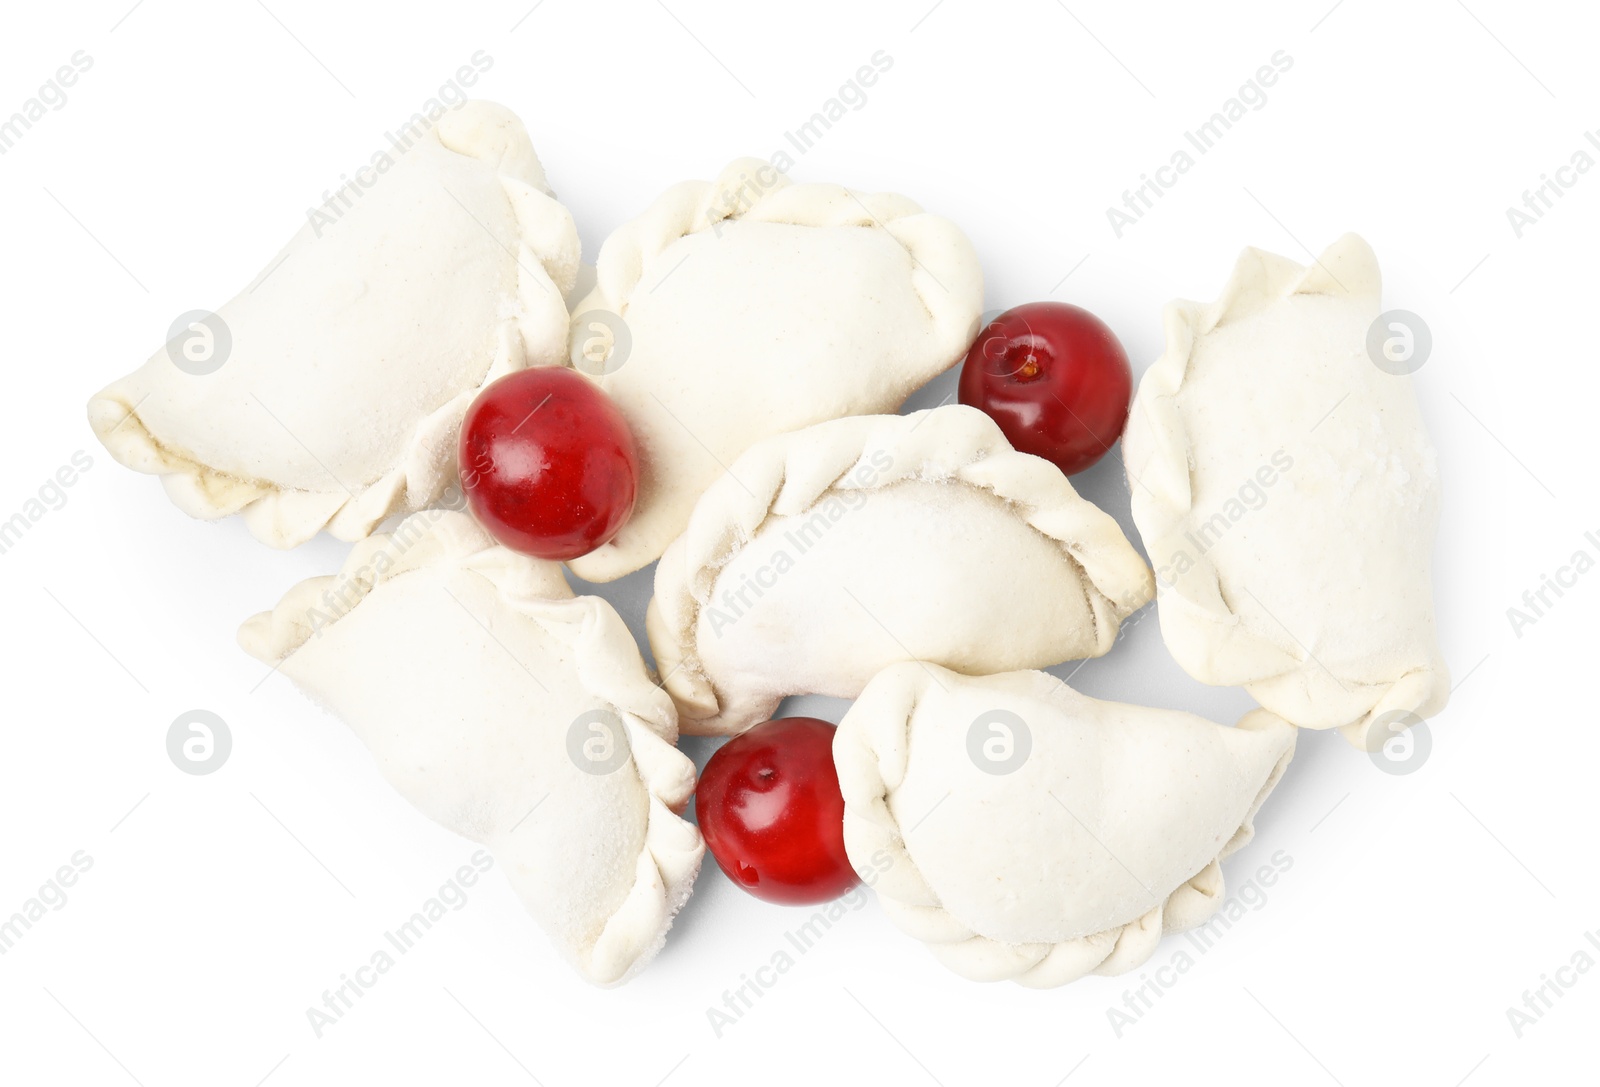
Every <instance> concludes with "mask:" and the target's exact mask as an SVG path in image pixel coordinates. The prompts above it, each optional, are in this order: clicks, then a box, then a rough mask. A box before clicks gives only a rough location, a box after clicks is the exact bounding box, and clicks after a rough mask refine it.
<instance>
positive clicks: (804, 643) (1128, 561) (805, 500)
mask: <svg viewBox="0 0 1600 1087" xmlns="http://www.w3.org/2000/svg"><path fill="white" fill-rule="evenodd" d="M1153 592H1154V586H1153V585H1152V583H1151V579H1150V571H1149V569H1148V568H1147V567H1146V566H1145V564H1144V562H1143V560H1141V559H1140V558H1139V554H1138V552H1136V551H1135V550H1134V549H1133V545H1132V544H1130V543H1129V542H1128V540H1127V538H1126V537H1124V536H1123V534H1122V530H1121V529H1120V528H1118V527H1117V523H1116V521H1114V520H1113V519H1112V518H1111V517H1110V516H1109V515H1108V514H1106V513H1105V512H1103V511H1102V510H1100V509H1099V508H1098V507H1096V506H1095V505H1094V504H1093V503H1091V502H1089V501H1087V500H1086V499H1083V498H1080V497H1079V496H1078V494H1077V492H1075V491H1074V490H1073V489H1072V484H1071V483H1069V482H1068V481H1067V477H1066V476H1064V475H1062V474H1061V471H1060V470H1059V469H1058V468H1056V467H1055V465H1053V464H1051V463H1049V462H1048V461H1045V460H1041V459H1040V458H1038V457H1031V456H1028V455H1027V454H1024V453H1018V452H1017V451H1015V450H1014V449H1012V448H1011V446H1010V445H1009V444H1008V443H1007V442H1006V440H1005V437H1004V435H1002V434H1001V433H1000V428H999V427H998V426H996V425H995V423H994V421H993V420H991V419H990V418H989V417H988V416H987V415H985V414H983V413H982V412H981V411H978V410H977V409H976V408H969V407H964V406H961V405H957V404H952V405H950V406H948V407H941V408H934V409H932V410H929V411H920V412H916V413H915V414H912V415H905V416H900V415H873V416H856V417H853V418H847V419H838V420H835V421H833V422H829V423H820V424H818V425H816V426H813V427H808V428H806V429H804V430H798V431H795V432H794V433H792V434H784V435H779V436H777V437H775V438H769V439H767V440H766V441H764V442H761V443H759V444H757V445H755V446H752V447H751V449H750V450H749V451H748V452H747V453H745V455H744V456H742V457H740V458H739V459H738V460H737V461H735V462H734V464H733V466H732V467H731V468H730V470H729V471H728V473H727V474H726V475H725V476H723V478H721V479H719V480H718V481H717V482H716V483H714V484H713V485H712V486H711V488H710V490H708V491H707V492H706V493H705V496H704V497H703V498H701V500H700V502H699V504H698V505H697V506H696V507H695V510H694V515H693V517H691V518H690V521H689V527H688V529H687V531H685V532H684V534H683V536H682V538H681V539H679V540H677V541H676V542H674V543H673V545H672V546H671V547H670V548H668V549H667V553H666V554H665V555H664V556H662V559H661V563H660V565H659V566H657V568H656V592H655V597H654V598H653V599H652V600H651V602H650V608H649V611H648V613H647V615H646V628H647V630H648V632H649V635H650V645H651V648H652V649H653V650H654V652H655V656H656V665H657V667H658V668H659V669H660V671H661V674H662V677H663V682H664V683H665V684H666V688H667V690H668V691H670V692H671V693H672V697H673V699H674V700H675V701H676V702H677V703H678V711H679V713H680V714H681V715H682V727H683V731H684V732H686V733H691V734H732V733H735V732H741V731H743V730H744V729H746V728H749V727H750V726H751V725H754V724H757V723H759V722H760V721H762V720H765V719H766V718H768V717H770V716H771V714H772V711H773V710H774V709H775V708H776V707H777V705H778V703H779V701H781V700H782V699H783V698H784V697H786V696H788V695H792V694H824V695H834V696H837V697H841V698H853V697H855V695H856V694H858V693H859V692H860V691H861V688H862V687H863V686H864V685H865V684H866V682H867V681H868V680H869V679H871V678H872V676H873V675H875V674H876V673H877V672H878V671H879V670H880V669H881V668H883V667H884V666H885V665H887V664H891V663H894V662H895V661H903V660H927V661H934V662H937V663H939V664H943V665H945V666H946V667H949V668H954V669H957V670H958V671H961V672H966V673H969V674H974V675H982V674H985V673H989V672H1001V671H1007V670H1010V669H1014V668H1041V667H1045V666H1047V665H1051V664H1058V663H1060V662H1061V661H1064V660H1072V659H1075V658H1078V657H1091V656H1099V655H1101V654H1102V653H1105V652H1106V651H1107V650H1109V649H1110V648H1111V645H1112V643H1113V642H1114V641H1115V640H1116V636H1117V630H1118V627H1119V625H1120V624H1121V622H1122V620H1123V619H1124V618H1125V617H1126V616H1127V615H1129V614H1130V613H1131V612H1133V611H1136V610H1137V609H1138V608H1140V607H1142V606H1143V605H1144V604H1145V603H1146V602H1147V601H1149V599H1150V596H1151V594H1152V593H1153Z"/></svg>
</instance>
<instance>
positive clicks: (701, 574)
mask: <svg viewBox="0 0 1600 1087" xmlns="http://www.w3.org/2000/svg"><path fill="white" fill-rule="evenodd" d="M880 451H881V452H883V453H886V454H887V455H888V456H889V457H890V458H891V460H892V462H893V465H894V468H893V469H892V471H890V472H887V473H879V475H878V478H877V479H876V480H875V481H874V483H873V485H872V487H871V488H870V489H871V490H877V489H881V488H883V487H887V486H890V485H892V484H894V483H898V482H903V481H905V480H909V479H918V480H925V481H939V482H947V483H951V484H957V485H962V486H968V487H974V488H977V489H980V490H983V491H986V492H988V493H990V494H992V495H994V496H995V497H997V498H999V499H1001V500H1002V501H1004V502H1006V503H1007V505H1008V506H1010V507H1011V508H1012V509H1013V510H1014V511H1016V512H1017V513H1018V515H1019V516H1020V517H1021V518H1022V519H1023V521H1024V522H1025V523H1026V524H1028V525H1029V526H1030V527H1032V528H1033V529H1035V530H1036V531H1038V532H1040V533H1041V534H1043V535H1044V536H1046V537H1048V538H1050V539H1052V540H1054V541H1056V542H1057V543H1059V544H1060V545H1061V547H1062V550H1063V552H1064V553H1065V557H1066V558H1067V559H1068V560H1069V561H1070V562H1072V563H1073V564H1074V565H1075V566H1076V567H1077V569H1078V572H1079V574H1080V577H1081V579H1082V581H1083V582H1084V587H1085V590H1086V595H1087V597H1088V600H1089V604H1090V607H1091V609H1092V611H1093V614H1094V619H1095V643H1096V646H1095V648H1096V652H1095V654H1094V655H1095V656H1099V655H1102V654H1104V653H1106V652H1107V651H1109V650H1110V648H1111V646H1112V644H1113V642H1115V640H1116V636H1117V631H1118V629H1119V627H1120V625H1121V622H1122V620H1123V619H1125V618H1126V617H1127V616H1128V615H1130V614H1132V613H1133V612H1135V611H1137V610H1138V609H1139V608H1141V607H1143V606H1144V605H1145V604H1146V603H1148V602H1149V601H1150V599H1151V596H1152V595H1153V594H1154V592H1155V584H1154V579H1153V576H1152V575H1151V573H1150V570H1149V568H1148V567H1147V566H1145V564H1144V561H1143V560H1142V559H1141V558H1140V557H1139V555H1138V552H1137V551H1135V550H1134V548H1133V545H1132V544H1131V543H1129V542H1128V540H1127V537H1125V536H1124V535H1123V533H1122V529H1121V528H1120V527H1119V526H1118V525H1117V523H1116V521H1115V520H1114V519H1113V518H1112V517H1111V516H1110V515H1109V514H1107V513H1106V512H1104V511H1103V510H1101V509H1100V508H1099V507H1098V506H1096V505H1094V504H1093V503H1092V502H1090V501H1088V500H1087V499H1084V498H1082V497H1080V496H1079V495H1078V493H1077V492H1076V491H1075V490H1074V489H1073V486H1072V483H1071V481H1069V480H1068V479H1067V477H1066V476H1064V475H1062V474H1061V471H1060V470H1059V469H1058V468H1056V467H1055V465H1053V464H1050V463H1049V462H1048V461H1045V460H1042V459H1040V458H1038V457H1034V456H1030V455H1028V454H1026V453H1019V452H1017V451H1016V450H1014V449H1012V448H1011V446H1010V444H1009V443H1007V442H1006V440H1005V437H1004V435H1003V434H1001V432H1000V428H999V426H998V425H996V424H995V423H994V421H993V420H991V419H990V418H989V417H988V416H987V415H985V414H983V413H982V412H981V411H979V410H978V409H976V408H971V407H967V406H965V405H960V404H951V405H946V406H944V407H938V408H930V409H926V410H924V411H919V412H914V413H912V414H911V415H859V416H850V417H846V418H843V419H836V420H833V421H831V422H826V423H818V424H816V425H814V426H810V427H806V428H804V429H801V430H797V431H792V432H790V433H788V434H782V435H778V436H776V437H773V438H769V439H767V440H765V441H763V442H759V443H757V444H756V445H754V446H751V447H750V449H749V450H747V451H746V452H745V454H744V455H743V456H741V457H740V458H739V459H738V460H737V461H735V462H734V464H733V465H732V467H731V468H730V469H729V471H728V472H727V473H725V474H724V475H723V476H722V477H721V478H720V479H719V480H718V481H717V482H716V483H714V484H712V486H711V487H710V488H709V489H708V490H707V491H706V493H705V494H704V495H702V496H701V498H700V501H699V502H698V503H696V505H695V509H694V513H693V514H692V515H691V517H690V521H689V527H688V529H687V530H686V531H685V532H684V534H683V535H682V536H680V537H679V538H678V539H677V540H675V541H674V542H673V543H672V545H671V546H669V547H668V548H667V551H666V553H665V554H664V555H663V556H662V558H661V562H660V564H659V565H658V566H657V567H656V578H655V595H654V597H653V598H652V599H651V601H650V606H649V609H648V611H647V613H646V616H645V625H646V631H647V633H648V635H649V638H650V646H651V650H652V652H654V654H655V657H656V667H657V668H658V669H659V670H660V671H661V673H662V675H663V676H665V677H666V678H665V679H664V680H663V683H664V685H665V687H666V689H667V691H668V693H669V694H671V695H672V697H673V700H674V701H675V702H676V703H677V704H678V712H679V715H680V723H681V727H682V729H683V731H684V733H685V734H687V735H718V734H721V733H722V732H724V731H726V729H725V727H724V726H723V725H722V724H721V723H720V721H719V717H720V716H721V714H722V713H723V712H724V709H725V708H729V707H728V702H729V699H728V697H727V695H726V693H725V692H722V691H719V690H718V689H717V686H716V684H715V683H714V682H713V681H712V680H711V678H710V677H709V676H708V675H706V672H705V669H704V667H703V665H702V662H701V660H700V657H699V653H698V651H697V647H696V638H697V634H696V632H697V628H698V624H699V618H700V610H701V607H702V606H703V605H704V604H705V603H706V602H707V601H708V600H709V599H711V597H712V595H713V593H714V590H715V587H716V581H717V577H718V575H719V574H720V573H721V571H722V568H723V567H724V566H726V565H727V563H728V562H729V561H730V560H731V559H732V558H733V556H734V555H735V554H736V553H737V552H738V551H739V550H741V549H742V548H743V547H745V546H746V545H748V544H749V543H751V542H752V541H753V540H754V539H755V538H756V535H757V534H758V533H759V532H760V530H761V527H762V525H763V524H764V523H765V522H766V521H767V519H768V518H769V517H772V516H774V515H775V511H776V507H777V506H778V505H780V504H781V505H782V506H783V507H784V510H783V513H784V514H788V513H798V512H803V511H804V510H806V509H809V508H811V507H812V506H813V505H815V504H816V503H817V502H819V501H821V500H822V499H823V498H824V497H825V496H826V495H827V494H828V493H829V492H830V491H831V490H832V489H833V488H834V487H835V485H836V484H839V483H840V482H841V481H842V480H843V479H844V477H846V476H847V475H849V473H850V471H851V469H853V468H854V467H855V466H856V465H857V464H858V463H861V462H863V461H864V460H866V459H868V458H871V457H872V456H873V455H874V454H875V453H877V452H880ZM953 451H954V452H953ZM795 693H804V692H795Z"/></svg>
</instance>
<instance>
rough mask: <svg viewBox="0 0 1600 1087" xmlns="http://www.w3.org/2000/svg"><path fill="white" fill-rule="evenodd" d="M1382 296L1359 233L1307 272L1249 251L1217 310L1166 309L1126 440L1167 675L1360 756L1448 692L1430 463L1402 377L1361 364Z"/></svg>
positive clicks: (1435, 706) (1366, 359)
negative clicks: (1437, 615)
mask: <svg viewBox="0 0 1600 1087" xmlns="http://www.w3.org/2000/svg"><path fill="white" fill-rule="evenodd" d="M1380 292H1381V282H1380V277H1379V274H1378V262H1377V259H1376V258H1375V257H1374V256H1373V254H1372V250H1371V249H1370V248H1368V246H1367V244H1366V243H1365V242H1364V241H1362V240H1361V239H1360V238H1358V237H1356V236H1355V235H1354V234H1347V235H1345V236H1344V237H1343V238H1341V239H1340V240H1339V241H1337V242H1335V243H1334V244H1333V245H1332V246H1330V247H1329V248H1328V249H1327V251H1326V252H1324V253H1323V254H1322V256H1321V257H1320V258H1319V259H1318V260H1317V262H1316V263H1315V264H1314V265H1313V266H1312V267H1310V268H1303V267H1301V266H1300V265H1298V264H1296V263H1294V262H1293V261H1290V260H1287V259H1285V258H1283V257H1279V256H1274V255H1272V254H1270V253H1263V252H1261V251H1260V250H1257V249H1247V250H1245V252H1244V254H1243V255H1242V256H1241V257H1240V258H1239V262H1238V264H1237V266H1236V267H1235V268H1234V272H1233V278H1232V279H1231V280H1230V281H1229V283H1228V286H1227V288H1226V289H1225V290H1224V291H1223V294H1222V297H1221V298H1219V299H1218V300H1217V301H1215V302H1213V303H1211V304H1210V305H1201V304H1199V303H1196V302H1174V303H1172V304H1171V305H1169V306H1168V307H1167V310H1166V315H1165V323H1166V338H1167V344H1166V352H1165V354H1163V355H1162V356H1161V358H1160V359H1159V360H1157V362H1156V363H1155V365H1153V366H1152V367H1151V368H1150V370H1149V371H1148V372H1147V373H1146V374H1145V375H1144V378H1143V380H1142V381H1141V382H1140V384H1139V392H1138V395H1137V396H1136V397H1135V399H1134V404H1133V409H1132V412H1131V414H1130V415H1129V418H1128V429H1127V434H1126V436H1125V437H1124V439H1123V449H1124V454H1125V459H1126V462H1127V467H1128V478H1129V482H1130V485H1131V487H1132V491H1133V518H1134V522H1135V523H1136V524H1137V525H1138V526H1139V533H1140V535H1141V536H1143V537H1144V543H1145V547H1146V548H1147V549H1148V552H1149V555H1150V561H1151V564H1152V565H1153V566H1154V567H1155V570H1156V583H1157V586H1158V590H1157V591H1158V595H1157V607H1158V609H1159V612H1160V616H1161V632H1162V635H1163V637H1164V638H1165V640H1166V643H1167V647H1168V648H1169V649H1170V650H1171V651H1172V654H1173V656H1174V657H1176V658H1177V660H1178V663H1179V664H1181V665H1182V666H1183V667H1184V669H1185V670H1186V671H1187V672H1188V673H1189V674H1190V675H1192V676H1194V677H1195V678H1196V679H1198V680H1200V681H1202V682H1204V683H1212V684H1218V685H1227V686H1239V685H1242V686H1244V687H1246V688H1247V689H1248V690H1249V691H1250V693H1251V694H1253V695H1254V696H1255V697H1256V699H1257V700H1258V701H1259V702H1260V703H1261V704H1262V705H1263V706H1265V707H1266V708H1267V709H1269V710H1272V711H1273V712H1274V713H1277V714H1280V715H1282V716H1283V717H1285V718H1287V719H1288V720H1290V721H1292V722H1294V723H1295V724H1296V725H1299V726H1301V727H1302V728H1341V729H1342V730H1343V731H1344V734H1345V736H1346V738H1348V739H1349V740H1350V741H1351V742H1352V743H1354V744H1356V745H1358V746H1374V745H1377V744H1381V743H1382V742H1383V741H1385V740H1387V739H1388V738H1389V737H1390V735H1391V732H1390V730H1389V729H1390V726H1392V724H1393V721H1394V719H1397V718H1402V717H1403V716H1404V715H1405V714H1417V715H1420V716H1424V717H1425V716H1428V715H1429V714H1433V713H1436V712H1438V711H1439V710H1440V709H1442V708H1443V706H1444V704H1445V701H1446V699H1447V698H1448V697H1449V694H1450V678H1449V671H1448V669H1447V668H1446V666H1445V662H1444V660H1443V659H1442V658H1441V656H1440V653H1439V645H1438V636H1437V634H1436V632H1435V629H1434V617H1433V585H1432V551H1433V540H1434V533H1435V531H1436V528H1437V525H1438V518H1439V473H1438V466H1437V460H1436V455H1435V453H1434V449H1433V445H1432V444H1431V443H1430V442H1429V440H1428V435H1427V432H1426V430H1424V428H1423V424H1422V416H1421V414H1420V412H1419V411H1418V409H1417V401H1416V396H1415V394H1414V392H1413V391H1412V387H1411V380H1410V378H1409V377H1407V376H1404V375H1396V374H1393V373H1390V372H1388V371H1387V370H1385V369H1382V368H1380V367H1379V365H1378V364H1377V362H1376V361H1375V359H1374V357H1373V356H1372V355H1371V354H1370V353H1369V348H1368V343H1369V330H1371V329H1372V328H1373V323H1374V321H1375V320H1376V319H1377V318H1378V316H1379V309H1380V308H1381V307H1380V305H1379V295H1380ZM1384 335H1385V337H1387V335H1388V333H1384ZM1390 711H1397V712H1395V713H1394V714H1392V716H1391V717H1390V718H1389V719H1388V720H1386V722H1385V727H1383V728H1379V729H1376V730H1374V729H1371V725H1372V723H1373V722H1374V721H1375V720H1376V719H1377V718H1379V717H1382V716H1384V715H1386V714H1390Z"/></svg>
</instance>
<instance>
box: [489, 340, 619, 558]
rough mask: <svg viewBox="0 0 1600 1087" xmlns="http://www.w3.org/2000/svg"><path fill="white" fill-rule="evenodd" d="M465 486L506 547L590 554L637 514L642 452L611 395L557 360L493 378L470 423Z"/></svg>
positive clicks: (542, 554) (555, 554)
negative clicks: (635, 503) (630, 515)
mask: <svg viewBox="0 0 1600 1087" xmlns="http://www.w3.org/2000/svg"><path fill="white" fill-rule="evenodd" d="M460 457H461V462H460V463H461V489H462V490H463V491H465V492H466V496H467V505H468V506H469V507H470V508H471V510H472V512H473V514H475V515H476V516H477V518H478V520H479V521H480V522H481V523H482V524H483V526H484V527H485V528H487V529H488V530H489V532H490V534H491V535H493V536H494V538H495V539H497V540H499V541H500V542H501V543H503V544H505V545H506V546H507V547H510V548H513V549H514V550H517V551H522V552H525V553H527V554H529V555H536V556H538V557H539V558H541V559H552V560H556V561H561V560H565V559H575V558H577V557H578V556H579V555H586V554H588V553H589V552H590V551H593V550H594V549H595V548H597V547H599V546H600V545H601V544H603V543H605V542H606V541H607V540H610V539H611V538H612V537H613V536H615V535H616V534H617V532H618V531H619V530H620V529H621V528H622V526H623V524H624V523H625V522H626V521H627V520H628V516H629V514H631V513H632V512H633V502H634V498H635V496H636V495H637V493H638V489H639V455H638V452H637V451H636V450H635V448H634V444H633V435H632V434H631V433H630V432H629V430H628V424H627V422H626V421H625V420H624V419H623V418H622V413H621V412H620V411H618V410H617V408H616V405H614V404H613V403H612V402H611V400H610V398H609V397H607V396H606V395H605V393H603V392H601V391H600V390H599V389H598V388H596V387H595V386H594V385H593V384H591V383H590V382H589V380H588V379H587V378H585V377H583V376H582V375H581V374H578V373H575V372H573V371H572V370H567V369H564V368H562V367H558V366H547V367H536V368H534V369H531V370H519V371H517V372H516V373H514V374H507V375H506V376H505V377H503V378H501V379H500V380H498V381H496V382H494V383H493V384H492V385H490V386H489V387H488V388H486V389H484V390H483V392H481V393H479V394H478V398H477V399H476V400H474V401H473V402H472V406H471V407H469V408H468V409H467V414H466V417H465V418H464V419H463V420H462V422H461V448H460Z"/></svg>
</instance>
